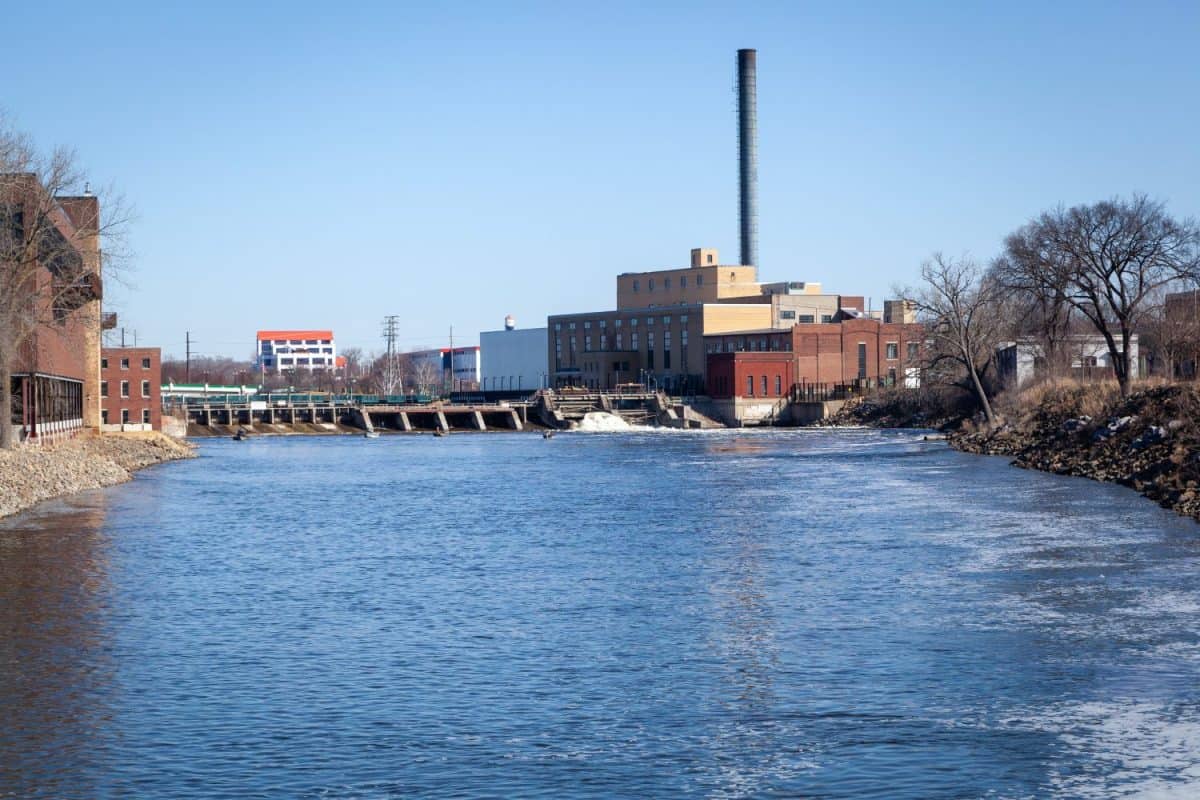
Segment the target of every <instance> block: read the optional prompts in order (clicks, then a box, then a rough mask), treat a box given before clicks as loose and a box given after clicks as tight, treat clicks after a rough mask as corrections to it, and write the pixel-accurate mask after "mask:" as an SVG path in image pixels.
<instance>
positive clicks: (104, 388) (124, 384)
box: [100, 381, 150, 398]
mask: <svg viewBox="0 0 1200 800" xmlns="http://www.w3.org/2000/svg"><path fill="white" fill-rule="evenodd" d="M100 396H101V397H108V381H100ZM121 397H129V381H121ZM142 397H145V398H149V397H150V381H142Z"/></svg>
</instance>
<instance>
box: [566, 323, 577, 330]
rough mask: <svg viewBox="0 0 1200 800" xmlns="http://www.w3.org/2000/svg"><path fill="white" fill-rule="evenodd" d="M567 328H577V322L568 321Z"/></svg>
mask: <svg viewBox="0 0 1200 800" xmlns="http://www.w3.org/2000/svg"><path fill="white" fill-rule="evenodd" d="M567 330H569V331H573V330H575V323H574V322H568V323H567Z"/></svg>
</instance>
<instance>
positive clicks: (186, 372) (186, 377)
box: [183, 331, 192, 383]
mask: <svg viewBox="0 0 1200 800" xmlns="http://www.w3.org/2000/svg"><path fill="white" fill-rule="evenodd" d="M184 336H185V341H186V342H187V344H185V345H184V348H185V353H186V355H185V357H184V362H183V381H184V383H191V382H192V332H191V331H188V332H187V333H186V334H184Z"/></svg>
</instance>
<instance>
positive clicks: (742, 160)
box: [738, 50, 758, 267]
mask: <svg viewBox="0 0 1200 800" xmlns="http://www.w3.org/2000/svg"><path fill="white" fill-rule="evenodd" d="M757 84H758V51H757V50H738V200H739V202H738V212H739V217H740V222H741V248H742V252H741V263H742V264H744V265H746V266H751V267H757V266H758V86H757Z"/></svg>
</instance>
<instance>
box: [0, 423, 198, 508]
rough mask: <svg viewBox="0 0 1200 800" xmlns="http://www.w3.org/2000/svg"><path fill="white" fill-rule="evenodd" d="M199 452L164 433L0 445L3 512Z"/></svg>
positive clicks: (114, 480)
mask: <svg viewBox="0 0 1200 800" xmlns="http://www.w3.org/2000/svg"><path fill="white" fill-rule="evenodd" d="M193 457H195V452H194V448H193V447H192V446H191V445H189V444H186V443H184V442H181V441H178V440H176V439H172V438H170V437H168V436H163V435H161V434H137V435H111V436H99V437H96V438H90V439H72V440H69V441H66V442H63V443H62V444H58V445H53V446H47V447H19V448H17V449H15V450H0V517H5V516H8V515H10V514H16V513H17V512H19V511H23V510H25V509H27V508H29V507H30V506H33V505H36V504H37V503H40V502H42V501H43V500H49V499H51V498H54V497H61V496H63V495H68V494H74V493H75V492H81V491H84V490H85V489H99V488H101V487H104V486H112V485H114V484H118V483H124V482H125V481H127V480H129V479H130V478H132V477H133V475H132V473H133V472H135V471H136V470H139V469H143V468H145V467H149V466H153V465H154V464H161V463H162V462H164V461H176V460H178V459H182V458H193Z"/></svg>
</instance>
